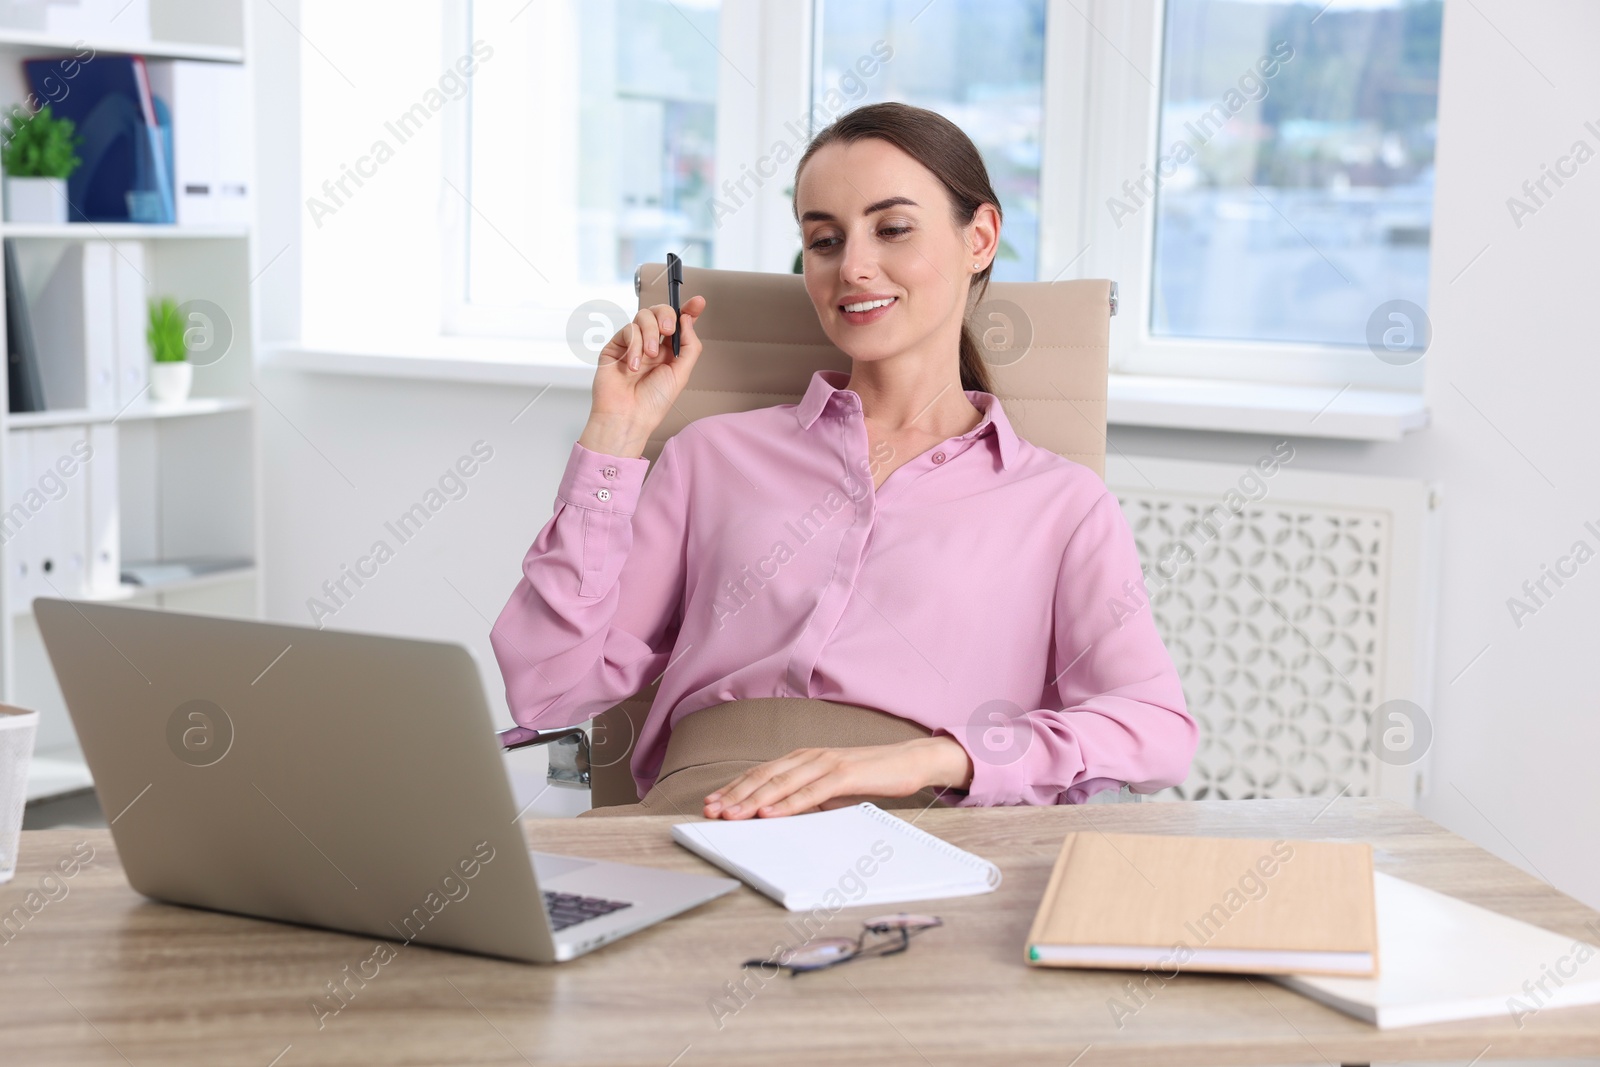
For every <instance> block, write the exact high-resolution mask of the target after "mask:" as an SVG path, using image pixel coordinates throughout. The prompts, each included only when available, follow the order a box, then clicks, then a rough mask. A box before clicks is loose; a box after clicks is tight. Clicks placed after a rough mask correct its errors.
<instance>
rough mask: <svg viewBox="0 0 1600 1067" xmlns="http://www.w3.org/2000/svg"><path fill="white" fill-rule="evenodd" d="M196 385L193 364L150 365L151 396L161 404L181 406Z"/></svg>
mask: <svg viewBox="0 0 1600 1067" xmlns="http://www.w3.org/2000/svg"><path fill="white" fill-rule="evenodd" d="M192 385H194V364H193V363H188V362H184V363H152V364H150V395H151V396H152V397H153V398H154V399H155V400H156V402H157V403H160V404H181V403H183V402H184V401H185V400H188V399H189V388H190V386H192Z"/></svg>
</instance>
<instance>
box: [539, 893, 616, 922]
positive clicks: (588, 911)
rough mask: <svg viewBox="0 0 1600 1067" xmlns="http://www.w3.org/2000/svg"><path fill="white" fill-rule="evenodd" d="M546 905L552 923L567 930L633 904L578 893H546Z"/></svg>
mask: <svg viewBox="0 0 1600 1067" xmlns="http://www.w3.org/2000/svg"><path fill="white" fill-rule="evenodd" d="M544 907H545V910H546V911H547V912H549V913H550V925H551V927H553V928H554V929H556V930H565V929H566V928H567V927H569V926H576V925H578V924H579V923H582V922H588V921H589V920H590V919H598V918H599V917H600V916H602V915H610V914H611V913H612V912H614V911H621V910H622V909H623V908H631V907H633V904H632V903H631V902H629V901H625V900H602V899H600V898H599V897H583V896H579V895H578V894H576V893H548V892H547V893H545V895H544Z"/></svg>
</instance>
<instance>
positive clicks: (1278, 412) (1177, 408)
mask: <svg viewBox="0 0 1600 1067" xmlns="http://www.w3.org/2000/svg"><path fill="white" fill-rule="evenodd" d="M264 360H265V362H266V364H267V365H268V366H271V367H281V368H285V369H290V370H301V371H308V372H311V373H317V374H350V375H359V376H368V377H377V378H413V379H426V380H430V381H453V382H466V383H472V384H477V385H520V386H531V387H539V386H555V387H565V388H575V389H588V388H589V385H590V383H591V382H592V381H593V379H594V367H593V366H592V365H590V364H588V363H585V362H583V361H582V360H580V359H578V358H577V357H576V356H574V355H573V354H572V353H571V351H570V350H569V349H568V348H567V347H566V345H564V344H562V343H560V342H559V341H557V342H536V341H523V340H505V339H499V338H451V337H447V338H440V339H437V340H434V341H430V342H428V343H425V344H421V345H413V346H408V347H404V348H401V347H393V348H387V349H386V350H385V351H382V352H373V351H358V350H353V349H341V348H336V347H327V346H314V345H303V344H292V345H276V346H273V345H269V346H267V347H266V351H265V356H264ZM1108 399H1109V404H1108V409H1109V410H1108V419H1109V421H1110V423H1111V425H1113V426H1150V427H1159V428H1164V429H1179V430H1212V431H1217V432H1226V433H1259V434H1270V435H1273V436H1292V437H1330V438H1340V439H1344V440H1353V441H1397V440H1399V439H1400V438H1402V437H1404V436H1405V435H1406V434H1407V433H1410V432H1411V431H1413V430H1420V429H1422V428H1423V427H1425V426H1427V425H1428V409H1427V406H1426V404H1425V403H1424V401H1423V398H1422V396H1421V394H1418V393H1401V392H1389V391H1385V390H1379V389H1355V388H1344V389H1342V390H1341V389H1340V387H1338V386H1311V385H1273V384H1268V383H1263V382H1238V381H1226V380H1223V379H1214V378H1164V377H1156V376H1154V375H1140V374H1112V375H1111V378H1110V382H1109V385H1108Z"/></svg>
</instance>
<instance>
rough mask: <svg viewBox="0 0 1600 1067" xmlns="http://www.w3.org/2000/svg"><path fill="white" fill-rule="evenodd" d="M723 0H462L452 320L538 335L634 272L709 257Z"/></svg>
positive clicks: (456, 325)
mask: <svg viewBox="0 0 1600 1067" xmlns="http://www.w3.org/2000/svg"><path fill="white" fill-rule="evenodd" d="M720 16H721V5H720V3H719V2H718V0H535V2H534V3H532V4H528V3H526V0H469V2H468V4H467V20H468V27H467V40H469V41H471V40H477V39H480V38H481V39H486V40H492V41H493V42H494V43H495V47H496V49H497V50H498V53H499V54H497V56H496V59H495V61H494V62H491V63H485V64H484V65H483V67H482V68H481V69H480V70H479V72H478V74H477V75H476V77H475V78H474V80H473V83H472V91H471V93H470V95H469V97H468V107H467V109H466V113H465V126H466V129H465V131H464V152H465V155H466V166H465V168H464V171H463V172H461V173H460V177H461V179H462V181H461V182H460V183H457V184H458V185H460V186H461V193H462V195H461V196H460V197H459V198H458V199H459V200H461V201H462V202H461V203H460V204H459V205H458V218H459V221H458V225H457V237H456V240H457V241H458V242H459V245H460V246H461V247H460V250H459V254H460V255H461V257H462V259H461V262H460V266H459V269H458V270H457V271H455V272H454V276H453V277H451V278H447V279H446V283H447V285H448V286H450V287H451V289H452V291H451V293H450V294H449V299H447V302H446V317H447V325H448V326H449V327H451V328H452V330H453V331H460V332H483V333H511V334H518V333H523V334H526V333H545V334H549V333H550V332H552V331H554V330H558V329H559V328H560V325H561V323H560V321H558V320H560V319H562V317H563V315H564V314H565V312H566V311H569V310H570V309H571V308H572V307H574V306H576V305H577V304H579V303H581V302H583V301H584V300H585V299H588V298H593V297H606V298H609V299H612V300H614V301H615V302H616V303H618V304H620V305H622V306H624V307H628V306H631V304H632V301H633V288H632V286H633V271H634V268H635V266H637V265H638V264H639V263H641V262H650V261H654V262H660V261H662V260H664V259H665V257H666V254H667V253H668V252H669V251H670V252H676V253H678V255H680V256H682V257H683V259H684V261H685V262H686V263H689V264H691V265H694V266H709V265H711V259H712V225H711V222H712V219H711V202H712V189H713V184H712V180H713V174H714V170H715V158H716V130H717V92H718V82H719V76H720V75H719V68H720V66H721V61H720V58H719V52H718V45H717V40H718V36H719V21H720Z"/></svg>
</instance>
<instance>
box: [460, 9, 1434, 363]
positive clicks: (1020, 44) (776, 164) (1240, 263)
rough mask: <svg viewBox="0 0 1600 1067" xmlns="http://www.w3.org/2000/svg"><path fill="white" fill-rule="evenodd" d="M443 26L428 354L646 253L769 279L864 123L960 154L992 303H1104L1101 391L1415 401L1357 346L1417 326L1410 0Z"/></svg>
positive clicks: (544, 332)
mask: <svg viewBox="0 0 1600 1067" xmlns="http://www.w3.org/2000/svg"><path fill="white" fill-rule="evenodd" d="M452 3H455V4H459V5H460V10H461V11H462V12H463V15H462V16H461V17H458V18H457V19H456V22H457V23H458V24H459V25H458V26H457V28H456V30H455V31H454V32H457V33H464V34H466V38H465V41H464V42H463V45H465V42H470V41H472V40H473V39H475V38H485V39H487V40H491V41H493V42H494V45H495V47H496V49H497V52H496V59H495V61H494V62H492V63H485V64H483V66H482V69H481V70H480V71H479V73H478V75H477V76H476V78H474V79H473V82H472V85H471V92H470V96H469V97H468V106H467V107H466V108H464V109H459V111H460V113H461V114H463V115H465V119H464V120H461V121H459V122H458V126H459V127H460V130H459V132H458V133H456V134H454V135H453V140H452V141H450V143H447V145H446V152H445V156H446V172H447V177H448V178H449V179H450V180H451V182H452V184H454V185H455V186H457V188H458V189H459V191H460V192H461V193H462V195H460V196H453V195H452V194H450V193H449V192H448V191H447V193H446V196H445V202H446V205H447V207H446V210H447V215H448V217H449V219H450V221H449V224H448V227H447V232H446V235H445V242H444V246H445V256H446V259H447V261H448V262H447V264H446V268H445V289H446V299H445V307H444V319H445V332H447V333H466V334H502V335H508V336H517V337H539V338H544V339H555V338H560V337H562V336H564V334H565V332H566V328H567V318H568V316H569V315H570V314H571V313H572V309H573V308H576V307H579V306H580V305H584V306H586V305H587V304H588V303H589V302H590V301H593V300H596V299H605V300H610V301H612V302H614V303H615V304H616V305H618V306H619V307H621V308H631V307H632V306H633V302H634V297H633V292H632V288H631V280H632V274H633V268H634V267H635V266H636V265H637V264H638V263H641V262H648V261H660V260H662V259H663V258H664V257H665V255H666V253H667V252H668V251H676V252H677V253H678V254H679V255H681V256H683V257H684V259H685V261H686V262H688V263H689V264H691V265H701V266H715V267H722V268H728V269H739V270H772V271H781V270H789V269H791V268H792V265H793V263H794V260H795V256H796V253H797V251H798V248H799V239H798V231H797V227H796V226H795V224H794V220H793V217H792V215H791V213H790V202H789V198H790V195H791V190H792V183H793V163H794V160H795V159H797V158H798V156H799V155H800V153H801V152H802V151H803V150H804V147H805V144H806V142H807V140H808V139H809V137H810V135H811V134H812V133H814V132H815V131H816V130H817V129H818V128H820V126H821V125H823V124H825V123H826V122H828V121H831V120H832V119H833V118H834V117H836V116H837V115H838V114H841V113H842V112H843V111H845V110H847V109H848V108H850V107H854V106H858V105H860V104H862V103H867V102H871V101H876V100H889V99H896V100H904V101H906V102H909V103H913V104H917V105H920V106H923V107H928V108H931V109H933V110H936V111H939V112H941V113H942V114H944V115H946V116H947V117H949V118H951V119H952V120H953V121H955V122H956V123H957V124H958V125H960V126H961V127H962V128H963V129H964V130H966V131H967V133H968V134H969V135H970V136H971V137H972V138H973V140H974V141H975V142H976V143H977V145H978V147H979V150H980V151H981V152H982V154H983V156H984V160H985V162H986V164H987V165H988V167H989V171H990V176H991V178H992V179H993V181H994V185H995V188H996V191H997V193H998V195H999V197H1000V200H1001V206H1002V208H1003V209H1004V216H1005V224H1004V232H1003V235H1002V241H1003V245H1002V249H1001V254H1000V256H999V257H998V258H997V260H996V267H995V277H996V278H997V279H998V280H1002V281H1007V280H1031V279H1041V280H1056V279H1064V278H1072V277H1100V278H1111V279H1113V280H1114V281H1116V282H1117V283H1118V287H1119V293H1120V297H1121V300H1120V309H1119V313H1118V315H1117V318H1116V319H1115V320H1113V325H1112V329H1113V343H1112V351H1113V358H1114V364H1113V370H1116V371H1121V372H1124V373H1135V374H1140V373H1142V374H1155V375H1162V376H1171V377H1219V378H1233V379H1239V380H1247V381H1267V382H1282V383H1308V384H1316V385H1333V386H1335V387H1338V386H1348V385H1357V386H1365V387H1371V388H1382V389H1395V390H1417V389H1420V387H1421V382H1422V365H1421V362H1420V359H1416V360H1407V359H1398V360H1394V359H1385V358H1383V356H1382V354H1381V353H1380V352H1379V351H1378V349H1376V348H1374V347H1373V337H1374V329H1373V323H1374V322H1377V323H1379V328H1378V330H1377V333H1378V334H1379V335H1382V336H1384V337H1387V336H1389V335H1390V334H1391V333H1392V331H1389V332H1387V333H1386V332H1385V330H1386V329H1387V327H1389V326H1390V325H1391V322H1392V320H1390V319H1385V318H1383V314H1384V312H1385V310H1386V308H1389V307H1391V306H1392V305H1394V304H1396V303H1407V304H1412V305H1416V306H1417V307H1418V308H1421V309H1425V308H1426V306H1427V298H1428V292H1429V277H1428V275H1429V253H1430V236H1431V228H1432V212H1433V158H1434V136H1435V126H1436V122H1435V113H1436V108H1437V95H1438V72H1439V50H1440V23H1441V10H1442V6H1443V5H1442V2H1441V0H1333V2H1332V3H1324V2H1323V0H1315V2H1312V0H1303V2H1297V0H933V2H931V3H930V2H929V0H850V2H846V0H762V2H761V3H759V4H757V3H741V4H731V3H730V4H726V5H724V4H722V3H721V2H720V0H532V2H531V3H530V2H529V0H452ZM447 6H448V5H447ZM863 72H866V73H863ZM752 205H753V206H752ZM451 212H453V214H449V213H451ZM1423 313H1424V314H1425V311H1424V312H1423Z"/></svg>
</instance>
